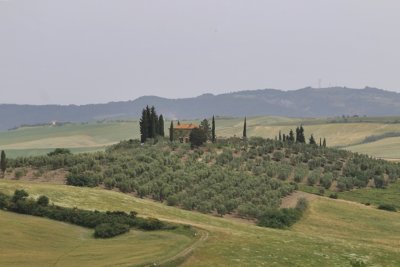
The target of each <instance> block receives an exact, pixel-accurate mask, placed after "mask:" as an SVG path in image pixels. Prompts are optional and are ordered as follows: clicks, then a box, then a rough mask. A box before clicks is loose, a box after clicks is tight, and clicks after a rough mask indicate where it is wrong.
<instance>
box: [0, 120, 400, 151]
mask: <svg viewBox="0 0 400 267" xmlns="http://www.w3.org/2000/svg"><path fill="white" fill-rule="evenodd" d="M396 121H397V120H396V118H395V117H393V118H386V117H385V118H359V119H350V120H349V122H347V123H330V120H329V119H299V118H286V117H273V116H260V117H252V118H248V119H247V125H248V130H247V133H248V136H261V137H269V138H275V137H276V136H277V135H278V133H279V131H282V133H288V132H289V130H290V129H295V128H296V127H297V126H298V125H300V124H304V127H305V131H306V138H308V137H309V135H310V134H311V133H313V134H314V136H315V137H316V139H317V142H318V141H319V138H326V139H327V142H328V146H335V147H342V148H345V149H349V150H351V151H354V152H361V153H368V154H370V155H372V156H376V157H382V158H391V159H400V152H399V151H400V149H399V148H400V138H385V139H382V140H379V141H376V142H372V143H367V144H360V143H361V142H362V141H363V140H364V139H365V138H366V137H368V136H372V135H380V134H384V133H388V132H400V123H396ZM182 122H184V121H182ZM194 122H195V123H199V121H194ZM169 124H170V123H169V122H168V121H167V122H166V123H165V125H166V127H169ZM216 124H217V136H219V137H230V136H234V135H236V136H241V135H242V131H243V119H242V118H219V119H217V120H216ZM166 133H168V129H166ZM131 138H132V139H134V138H139V128H138V122H137V121H126V122H101V123H87V124H67V125H63V126H38V127H24V128H19V129H17V130H12V131H7V132H1V133H0V149H4V150H6V152H7V154H8V156H9V157H11V158H14V157H17V156H32V155H43V154H46V153H48V152H49V151H51V150H52V149H54V148H58V147H63V148H69V149H71V151H72V152H75V153H80V152H92V151H97V150H104V149H105V147H106V146H108V145H111V144H115V143H117V142H119V141H121V140H127V139H131Z"/></svg>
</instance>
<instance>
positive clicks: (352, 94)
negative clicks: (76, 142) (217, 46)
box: [0, 87, 400, 130]
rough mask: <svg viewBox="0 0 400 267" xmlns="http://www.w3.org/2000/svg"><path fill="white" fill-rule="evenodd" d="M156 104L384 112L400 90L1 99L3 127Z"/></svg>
mask: <svg viewBox="0 0 400 267" xmlns="http://www.w3.org/2000/svg"><path fill="white" fill-rule="evenodd" d="M146 105H154V106H156V107H157V110H158V111H159V112H161V113H163V114H164V115H165V117H167V118H173V119H174V118H180V119H195V118H204V117H210V116H212V115H218V116H240V117H242V116H245V115H246V116H257V115H278V116H295V117H322V116H341V115H342V114H346V115H355V114H358V115H368V116H384V115H398V114H399V113H400V94H398V93H395V92H389V91H384V90H380V89H374V88H365V89H348V88H339V87H335V88H325V89H313V88H304V89H299V90H294V91H280V90H273V89H265V90H254V91H241V92H235V93H227V94H221V95H212V94H205V95H201V96H198V97H194V98H184V99H166V98H161V97H154V96H146V97H140V98H138V99H136V100H134V101H127V102H111V103H107V104H92V105H82V106H76V105H69V106H57V105H46V106H32V105H10V104H7V105H0V114H2V120H1V121H0V130H7V129H10V128H13V127H16V126H20V125H23V124H38V123H49V122H51V121H62V122H86V121H95V120H102V119H117V118H138V117H139V115H140V112H141V109H142V108H143V107H145V106H146Z"/></svg>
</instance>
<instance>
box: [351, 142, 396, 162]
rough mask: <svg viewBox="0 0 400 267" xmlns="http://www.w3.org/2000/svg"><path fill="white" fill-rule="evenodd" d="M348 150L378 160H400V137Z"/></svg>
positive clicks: (352, 147)
mask: <svg viewBox="0 0 400 267" xmlns="http://www.w3.org/2000/svg"><path fill="white" fill-rule="evenodd" d="M346 149H349V150H351V151H353V152H358V153H363V154H368V155H371V156H374V157H378V158H385V159H386V158H387V159H400V137H391V138H385V139H382V140H378V141H376V142H372V143H367V144H361V145H355V146H349V147H347V148H346Z"/></svg>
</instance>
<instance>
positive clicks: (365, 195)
mask: <svg viewBox="0 0 400 267" xmlns="http://www.w3.org/2000/svg"><path fill="white" fill-rule="evenodd" d="M339 198H341V199H346V200H350V201H355V202H359V203H369V204H371V205H375V206H379V205H380V204H390V205H393V206H395V207H396V208H397V209H398V210H400V182H399V181H398V182H396V183H394V184H390V185H389V186H388V187H387V188H386V189H378V188H362V189H357V190H352V191H347V192H341V193H339Z"/></svg>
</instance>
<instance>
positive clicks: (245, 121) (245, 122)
mask: <svg viewBox="0 0 400 267" xmlns="http://www.w3.org/2000/svg"><path fill="white" fill-rule="evenodd" d="M243 138H244V139H246V138H247V120H246V117H244V124H243Z"/></svg>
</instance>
